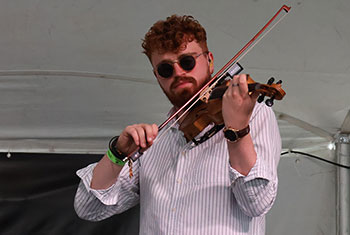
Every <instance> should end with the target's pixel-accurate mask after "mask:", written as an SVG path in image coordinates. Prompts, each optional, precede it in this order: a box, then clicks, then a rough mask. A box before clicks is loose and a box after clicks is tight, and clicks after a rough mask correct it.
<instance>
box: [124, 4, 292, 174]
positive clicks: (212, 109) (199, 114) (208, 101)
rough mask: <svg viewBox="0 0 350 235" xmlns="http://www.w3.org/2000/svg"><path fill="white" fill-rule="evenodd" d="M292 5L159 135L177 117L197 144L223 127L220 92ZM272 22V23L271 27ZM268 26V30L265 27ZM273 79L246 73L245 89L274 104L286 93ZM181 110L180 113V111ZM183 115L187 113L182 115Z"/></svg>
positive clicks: (130, 158) (138, 153)
mask: <svg viewBox="0 0 350 235" xmlns="http://www.w3.org/2000/svg"><path fill="white" fill-rule="evenodd" d="M290 8H291V7H288V6H286V5H283V6H282V7H281V8H280V9H279V10H278V12H277V13H276V14H275V15H274V16H273V17H272V18H271V19H270V20H269V21H268V22H267V23H266V24H265V25H264V26H263V28H262V29H261V30H260V31H259V32H258V33H257V34H256V35H255V36H254V37H253V38H252V39H251V40H250V41H249V42H248V43H247V44H246V45H245V46H244V47H243V48H242V49H241V50H240V51H239V52H238V53H237V54H236V55H235V56H234V57H233V58H232V59H231V60H230V61H229V62H228V63H227V64H226V65H224V66H223V67H222V68H221V69H220V70H219V71H218V72H217V73H216V75H215V76H214V77H212V78H211V80H210V81H209V82H208V83H206V84H205V85H204V86H203V87H202V88H201V89H200V90H199V91H198V92H197V93H196V94H194V95H193V96H192V97H191V98H190V99H189V100H188V101H187V102H186V103H185V104H184V105H183V106H182V107H181V108H180V109H178V110H177V111H176V112H175V113H173V114H172V115H171V116H170V117H169V118H168V119H167V120H166V121H164V122H163V123H162V124H161V125H159V126H158V131H159V132H160V131H161V130H162V129H163V128H165V127H167V129H166V130H165V131H164V132H162V134H161V135H159V136H158V137H157V139H158V138H161V136H162V135H163V134H164V133H166V132H167V131H168V130H169V129H170V128H171V127H172V126H173V125H175V124H176V123H177V122H178V121H179V120H180V119H183V121H182V122H181V124H180V130H181V131H182V132H183V133H184V135H185V137H186V139H187V141H190V140H193V142H194V143H196V144H199V143H201V142H203V141H205V140H206V139H208V138H210V137H211V136H213V135H214V134H215V133H217V132H218V131H219V130H221V128H223V117H222V111H221V110H222V105H221V103H222V95H223V94H224V93H225V91H226V89H227V87H228V85H229V80H228V78H233V76H234V75H236V74H238V73H240V72H241V71H242V69H243V68H242V66H241V65H240V64H239V63H238V62H239V60H240V59H242V58H243V57H244V56H245V55H246V54H247V53H248V52H249V51H250V50H251V49H252V48H253V47H254V46H255V45H256V44H257V43H258V42H259V41H260V40H261V39H262V38H263V37H264V36H265V35H266V34H267V33H268V32H270V31H271V29H272V28H273V27H275V26H276V25H277V24H278V23H279V22H280V21H281V20H282V19H283V18H284V17H285V16H286V15H284V16H282V17H281V18H280V19H279V20H278V21H277V23H275V24H273V25H271V23H272V22H274V21H275V20H276V18H277V17H278V16H279V15H280V13H281V12H282V11H285V12H286V13H288V12H289V10H290ZM270 26H271V27H270ZM268 27H270V28H269V29H268V30H267V28H268ZM273 82H274V79H272V78H271V79H270V80H269V81H268V82H267V84H261V83H257V82H255V81H254V80H253V79H252V78H251V77H250V76H248V77H247V83H248V91H249V92H250V93H251V92H253V91H258V92H259V93H260V97H259V98H258V100H257V101H258V102H262V101H263V100H264V98H265V96H268V97H270V99H268V100H266V104H267V105H268V106H272V105H273V101H274V100H281V99H282V98H283V97H284V96H285V94H286V93H285V91H284V90H283V89H282V87H281V83H282V81H278V82H277V83H275V84H274V83H273ZM180 114H181V115H180ZM185 115H186V116H185ZM174 119H176V120H175V121H174V122H173V124H172V125H170V126H168V124H169V122H170V121H171V120H174ZM212 123H214V124H215V125H214V127H213V128H212V129H210V130H209V131H208V132H207V133H205V134H204V136H202V137H201V139H200V140H199V141H198V140H195V139H194V138H195V137H196V136H197V135H198V134H199V133H200V132H201V131H202V130H204V129H205V128H206V127H207V126H208V125H210V124H212ZM141 155H142V152H141V150H140V149H139V150H137V151H135V152H134V153H133V154H131V155H130V156H128V158H127V159H126V160H127V161H128V164H129V167H130V177H131V176H132V162H133V161H136V160H137V159H138V158H139V157H140V156H141Z"/></svg>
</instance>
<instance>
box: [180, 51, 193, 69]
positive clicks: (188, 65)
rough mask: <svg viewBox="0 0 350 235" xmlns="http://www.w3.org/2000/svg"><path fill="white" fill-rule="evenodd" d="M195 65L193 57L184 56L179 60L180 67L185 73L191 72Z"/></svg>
mask: <svg viewBox="0 0 350 235" xmlns="http://www.w3.org/2000/svg"><path fill="white" fill-rule="evenodd" d="M195 65H196V59H195V58H194V57H193V56H190V55H188V56H185V57H183V58H181V59H180V66H181V68H183V69H184V70H186V71H191V70H192V69H193V68H194V66H195Z"/></svg>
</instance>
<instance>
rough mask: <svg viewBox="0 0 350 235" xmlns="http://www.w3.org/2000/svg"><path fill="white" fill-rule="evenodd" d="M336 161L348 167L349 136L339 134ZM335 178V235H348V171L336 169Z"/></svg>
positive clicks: (349, 218) (349, 153)
mask: <svg viewBox="0 0 350 235" xmlns="http://www.w3.org/2000/svg"><path fill="white" fill-rule="evenodd" d="M337 160H338V163H340V164H343V165H347V166H349V165H350V135H344V134H340V135H339V137H338V138H337ZM337 178H338V185H337V225H338V226H337V230H338V232H337V234H338V235H350V204H349V195H350V193H349V185H350V170H349V169H346V168H338V174H337Z"/></svg>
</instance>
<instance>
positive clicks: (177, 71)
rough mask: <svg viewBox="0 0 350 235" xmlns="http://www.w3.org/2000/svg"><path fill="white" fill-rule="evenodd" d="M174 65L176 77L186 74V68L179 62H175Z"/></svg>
mask: <svg viewBox="0 0 350 235" xmlns="http://www.w3.org/2000/svg"><path fill="white" fill-rule="evenodd" d="M173 66H174V74H173V76H174V77H177V76H183V75H185V74H186V70H184V69H183V68H181V66H180V64H179V63H174V65H173Z"/></svg>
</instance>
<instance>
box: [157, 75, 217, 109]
mask: <svg viewBox="0 0 350 235" xmlns="http://www.w3.org/2000/svg"><path fill="white" fill-rule="evenodd" d="M210 78H211V76H210V73H209V71H208V75H207V79H206V80H205V81H204V82H202V83H201V84H198V83H197V81H196V79H194V78H193V77H175V78H174V81H173V83H172V84H171V86H170V92H166V91H165V90H164V89H163V87H162V86H161V88H162V90H163V92H164V94H165V95H166V96H167V97H168V99H169V101H170V103H172V104H173V105H174V106H175V107H176V108H180V107H182V106H183V105H184V104H186V102H187V101H188V100H189V99H191V98H192V96H194V95H195V94H196V93H197V92H198V91H199V90H200V89H201V88H202V87H203V86H204V85H205V84H206V83H207V82H208V81H209V80H210ZM182 82H188V83H192V86H191V87H185V88H183V89H181V90H179V91H177V90H176V87H177V86H178V84H180V83H182Z"/></svg>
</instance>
